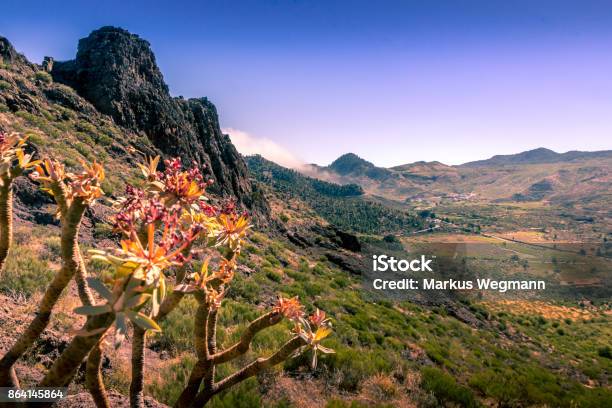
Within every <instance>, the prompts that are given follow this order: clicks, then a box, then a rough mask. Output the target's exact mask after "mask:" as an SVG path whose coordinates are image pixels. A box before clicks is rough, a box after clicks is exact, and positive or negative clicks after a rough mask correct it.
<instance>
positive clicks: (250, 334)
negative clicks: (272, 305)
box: [211, 312, 282, 364]
mask: <svg viewBox="0 0 612 408" xmlns="http://www.w3.org/2000/svg"><path fill="white" fill-rule="evenodd" d="M281 317H282V316H281V315H280V314H279V313H278V312H268V313H266V314H265V315H263V316H260V317H258V318H257V319H255V320H253V321H252V322H251V324H249V326H248V327H247V329H246V330H245V332H244V333H243V334H242V337H240V340H239V341H238V342H237V343H236V344H234V345H233V346H230V347H228V348H227V349H225V350H223V351H220V352H218V353H213V354H211V358H212V360H213V361H214V363H215V364H223V363H226V362H228V361H230V360H233V359H235V358H236V357H238V356H241V355H242V354H244V353H246V352H247V351H249V348H250V347H251V342H252V341H253V338H254V337H255V335H256V334H257V333H259V332H260V331H262V330H264V329H266V328H268V327H271V326H274V325H275V324H277V323H278V322H280V321H281Z"/></svg>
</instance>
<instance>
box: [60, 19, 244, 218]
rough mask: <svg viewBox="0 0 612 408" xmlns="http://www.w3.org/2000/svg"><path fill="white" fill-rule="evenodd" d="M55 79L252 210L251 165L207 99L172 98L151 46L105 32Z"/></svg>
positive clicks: (86, 42)
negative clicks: (202, 171) (202, 168)
mask: <svg viewBox="0 0 612 408" xmlns="http://www.w3.org/2000/svg"><path fill="white" fill-rule="evenodd" d="M51 74H52V75H53V78H54V80H55V81H57V82H62V83H64V84H66V85H69V86H71V87H73V88H74V89H75V90H76V91H77V92H78V93H79V94H80V95H81V96H83V97H84V98H85V99H87V100H88V101H90V102H91V103H92V104H93V105H94V106H95V107H96V109H98V110H99V111H100V112H102V113H105V114H107V115H110V116H112V117H113V119H114V120H115V122H116V123H118V124H119V125H121V126H124V127H126V128H129V129H131V130H134V131H136V132H144V133H145V134H146V135H147V137H148V138H149V140H151V142H152V143H153V144H154V145H155V146H156V147H157V148H159V149H160V150H161V151H162V152H163V153H164V154H166V155H168V156H180V157H181V158H182V159H183V162H184V163H185V164H188V165H192V164H194V163H197V164H200V165H206V167H207V169H208V170H209V173H210V176H211V177H212V178H213V179H214V180H215V187H214V189H216V190H217V192H218V193H221V194H227V195H232V196H235V197H237V198H238V200H239V201H240V202H242V203H244V204H246V205H247V206H249V207H250V206H251V204H252V201H251V200H252V197H251V196H252V194H251V193H252V186H251V183H250V181H249V178H248V170H247V167H246V164H245V162H244V160H243V158H242V157H241V156H240V154H239V153H238V152H237V151H236V149H235V147H234V146H233V145H232V143H231V141H230V139H229V137H228V136H227V135H224V134H222V132H221V129H220V126H219V120H218V117H217V111H216V109H215V106H214V105H213V104H212V103H211V102H210V101H208V100H207V99H206V98H195V99H189V100H184V99H182V98H173V97H172V96H171V95H170V93H169V90H168V86H167V85H166V83H165V82H164V79H163V75H162V73H161V71H160V70H159V67H158V66H157V63H156V61H155V55H154V54H153V51H152V50H151V47H150V44H149V43H148V42H147V41H145V40H143V39H142V38H140V37H139V36H137V35H135V34H131V33H129V32H128V31H126V30H124V29H121V28H116V27H102V28H100V29H98V30H96V31H93V32H92V33H91V34H90V35H89V36H88V37H86V38H83V39H81V40H80V41H79V46H78V52H77V55H76V58H75V59H74V60H72V61H65V62H55V64H53V69H52V71H51Z"/></svg>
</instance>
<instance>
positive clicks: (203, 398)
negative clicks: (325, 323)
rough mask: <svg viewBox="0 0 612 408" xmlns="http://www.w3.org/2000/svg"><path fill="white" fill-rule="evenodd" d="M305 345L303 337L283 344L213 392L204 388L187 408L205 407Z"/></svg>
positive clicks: (235, 374)
mask: <svg viewBox="0 0 612 408" xmlns="http://www.w3.org/2000/svg"><path fill="white" fill-rule="evenodd" d="M304 344H305V342H304V340H303V339H302V338H301V337H299V336H296V337H293V338H292V339H291V340H289V341H287V342H286V343H285V344H283V346H282V347H281V348H280V349H279V350H278V351H277V352H276V353H274V354H273V355H271V356H270V357H268V358H258V359H256V360H255V361H253V362H251V363H250V364H248V365H247V366H245V367H243V368H242V369H240V370H238V371H236V372H235V373H233V374H231V375H229V376H227V377H226V378H224V379H223V380H221V381H219V382H217V383H215V384H214V385H213V388H212V390H207V389H206V388H204V389H203V390H202V391H200V392H199V393H198V394H197V396H196V398H195V399H194V400H193V401H192V402H191V404H190V405H186V407H189V408H196V407H197V408H200V407H203V406H204V405H206V403H208V401H210V399H211V398H212V397H214V396H215V395H217V394H218V393H220V392H222V391H224V390H226V389H228V388H230V387H232V386H234V385H236V384H238V383H240V382H242V381H244V380H246V379H247V378H249V377H252V376H254V375H257V374H259V373H260V372H262V371H263V370H265V369H268V368H270V367H273V366H275V365H277V364H280V363H282V362H283V361H285V360H286V359H288V358H289V356H290V355H291V354H293V352H295V350H297V349H298V348H300V347H302V346H303V345H304Z"/></svg>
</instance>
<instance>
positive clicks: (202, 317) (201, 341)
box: [174, 294, 212, 408]
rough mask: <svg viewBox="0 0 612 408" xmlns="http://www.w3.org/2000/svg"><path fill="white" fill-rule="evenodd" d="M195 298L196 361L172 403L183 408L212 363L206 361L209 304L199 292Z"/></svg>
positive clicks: (188, 404) (186, 405)
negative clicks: (181, 389)
mask: <svg viewBox="0 0 612 408" xmlns="http://www.w3.org/2000/svg"><path fill="white" fill-rule="evenodd" d="M196 299H197V300H198V303H199V306H198V309H197V311H196V315H195V322H194V328H193V334H194V346H195V351H196V356H197V357H198V361H197V362H196V364H195V366H194V367H193V369H192V370H191V373H190V374H189V379H188V380H187V386H186V387H185V389H184V390H183V392H182V393H181V395H180V396H179V398H178V400H177V401H176V404H175V405H174V406H175V407H176V408H185V407H189V406H191V404H192V402H193V399H194V398H195V396H196V394H197V393H198V390H199V389H200V384H202V379H203V378H204V375H205V374H206V371H207V369H208V366H209V365H210V364H212V361H208V357H209V353H208V339H207V331H208V316H209V314H210V305H209V304H208V303H206V301H205V300H204V298H203V296H200V294H196Z"/></svg>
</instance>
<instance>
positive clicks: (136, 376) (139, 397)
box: [130, 325, 146, 408]
mask: <svg viewBox="0 0 612 408" xmlns="http://www.w3.org/2000/svg"><path fill="white" fill-rule="evenodd" d="M145 335H146V330H144V329H142V328H141V327H139V326H136V325H134V338H133V339H132V381H131V382H130V407H131V408H144V396H143V390H144V346H145Z"/></svg>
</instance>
